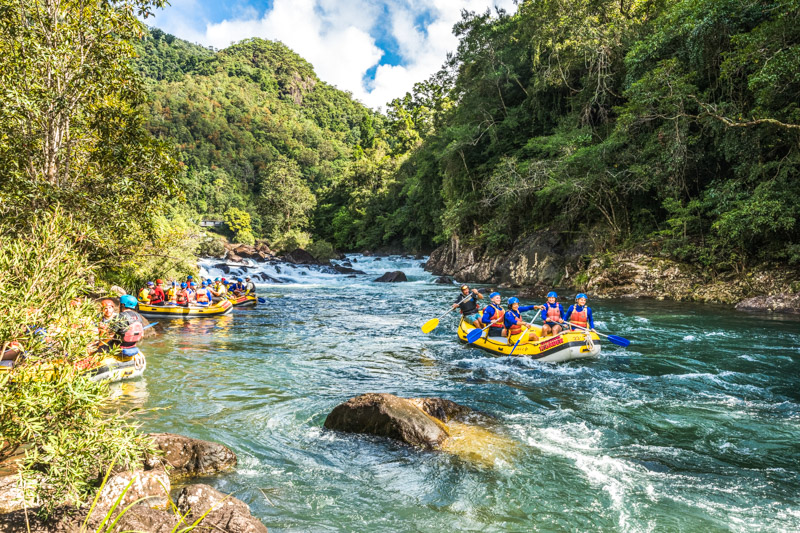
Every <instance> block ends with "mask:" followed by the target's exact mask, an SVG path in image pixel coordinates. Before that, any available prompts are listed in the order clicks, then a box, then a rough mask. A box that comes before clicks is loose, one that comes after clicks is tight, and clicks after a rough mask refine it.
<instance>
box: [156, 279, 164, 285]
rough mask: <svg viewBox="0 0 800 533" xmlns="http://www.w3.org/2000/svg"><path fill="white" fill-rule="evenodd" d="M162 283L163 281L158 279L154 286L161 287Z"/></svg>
mask: <svg viewBox="0 0 800 533" xmlns="http://www.w3.org/2000/svg"><path fill="white" fill-rule="evenodd" d="M162 283H164V282H163V281H161V280H160V279H157V280H156V285H161V284H162Z"/></svg>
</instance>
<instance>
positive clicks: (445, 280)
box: [434, 276, 453, 285]
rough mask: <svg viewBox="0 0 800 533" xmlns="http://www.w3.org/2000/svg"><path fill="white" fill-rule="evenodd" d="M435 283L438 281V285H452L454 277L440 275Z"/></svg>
mask: <svg viewBox="0 0 800 533" xmlns="http://www.w3.org/2000/svg"><path fill="white" fill-rule="evenodd" d="M434 283H436V284H437V285H452V284H453V278H450V277H447V276H439V277H438V278H436V279H435V280H434Z"/></svg>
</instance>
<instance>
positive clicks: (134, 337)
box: [122, 311, 144, 348]
mask: <svg viewBox="0 0 800 533" xmlns="http://www.w3.org/2000/svg"><path fill="white" fill-rule="evenodd" d="M122 314H123V315H125V316H127V317H128V319H129V321H130V325H129V326H128V329H126V330H125V332H124V333H123V334H122V347H123V348H131V347H133V346H136V343H137V342H139V340H140V339H141V338H142V337H143V336H144V326H142V321H141V320H140V319H139V316H138V315H136V314H135V313H132V312H129V311H123V313H122Z"/></svg>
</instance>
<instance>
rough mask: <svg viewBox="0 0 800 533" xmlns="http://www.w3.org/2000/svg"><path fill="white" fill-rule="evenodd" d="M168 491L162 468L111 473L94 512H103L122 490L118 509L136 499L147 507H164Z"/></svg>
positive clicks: (166, 479)
mask: <svg viewBox="0 0 800 533" xmlns="http://www.w3.org/2000/svg"><path fill="white" fill-rule="evenodd" d="M129 483H130V486H128V484H129ZM126 487H128V488H127V491H126ZM169 491H170V481H169V476H168V475H167V472H166V471H165V470H164V469H154V470H133V471H128V472H120V473H118V474H113V475H112V476H111V477H110V478H108V481H107V482H106V484H105V485H104V486H103V490H102V492H101V493H100V496H99V497H98V499H97V505H96V512H97V513H101V514H105V513H106V511H108V510H109V509H111V507H112V506H113V505H114V504H115V503H116V502H117V500H118V499H119V497H120V495H122V494H123V492H124V496H122V499H121V500H120V503H119V505H118V507H119V508H120V509H124V508H125V507H127V506H128V505H130V504H132V503H134V502H137V501H139V502H141V503H144V504H146V505H147V506H148V507H157V508H166V506H167V503H168V501H169V499H168V497H169Z"/></svg>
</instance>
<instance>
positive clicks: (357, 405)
mask: <svg viewBox="0 0 800 533" xmlns="http://www.w3.org/2000/svg"><path fill="white" fill-rule="evenodd" d="M324 426H325V427H326V428H327V429H334V430H338V431H344V432H347V433H364V434H368V435H377V436H380V437H389V438H391V439H395V440H399V441H401V442H405V443H406V444H410V445H412V446H420V447H423V448H428V449H433V448H438V447H439V446H440V445H441V444H442V443H443V442H444V441H445V439H447V437H448V434H447V430H446V429H445V428H444V426H443V425H442V424H441V423H440V422H438V421H437V420H435V419H434V418H433V417H432V416H431V415H429V414H427V413H425V412H424V411H423V410H422V409H420V408H419V407H418V406H416V405H414V403H412V402H410V401H408V400H406V399H404V398H398V397H397V396H394V395H392V394H385V393H382V394H378V393H368V394H362V395H361V396H357V397H355V398H351V399H350V400H348V401H346V402H345V403H343V404H340V405H337V406H336V407H335V408H334V409H333V411H331V412H330V414H329V415H328V417H327V418H326V419H325V424H324Z"/></svg>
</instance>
